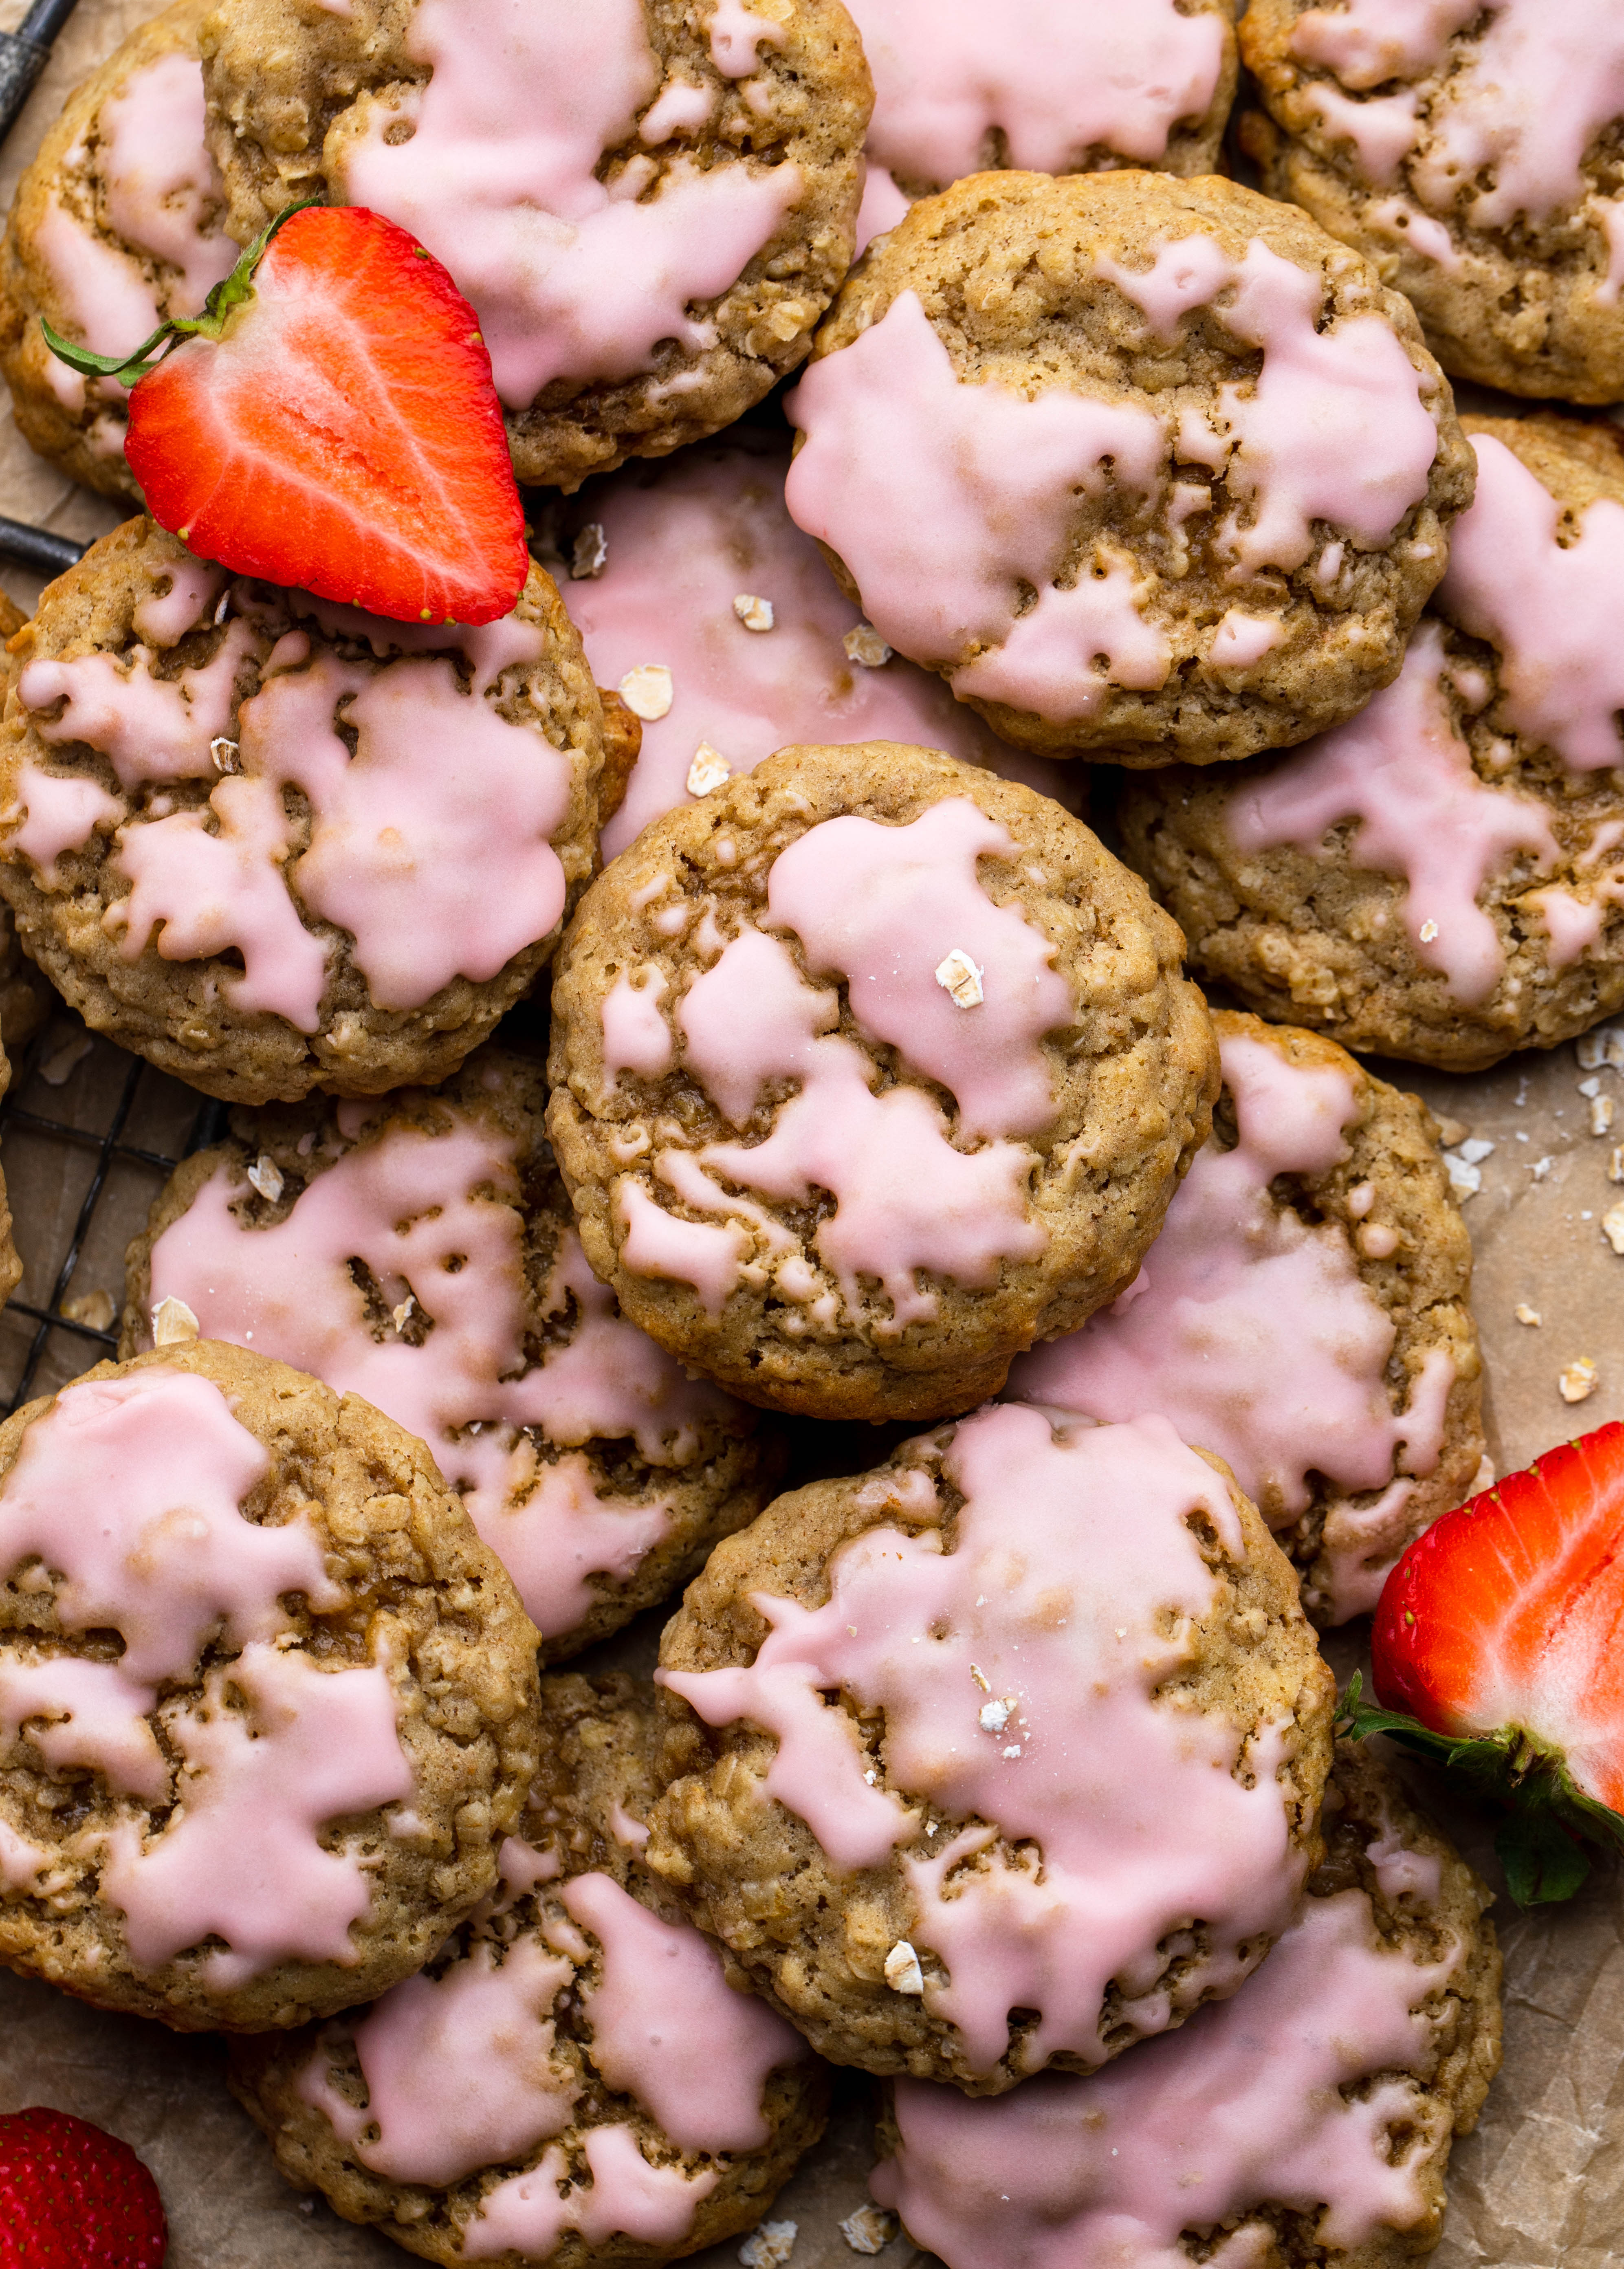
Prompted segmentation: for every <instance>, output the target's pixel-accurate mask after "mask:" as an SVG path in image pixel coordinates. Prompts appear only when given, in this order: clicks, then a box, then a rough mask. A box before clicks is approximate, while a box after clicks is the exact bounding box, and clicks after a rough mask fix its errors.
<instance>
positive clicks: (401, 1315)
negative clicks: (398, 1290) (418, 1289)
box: [389, 1292, 417, 1332]
mask: <svg viewBox="0 0 1624 2269" xmlns="http://www.w3.org/2000/svg"><path fill="white" fill-rule="evenodd" d="M416 1306H417V1301H416V1299H415V1298H414V1297H413V1296H412V1294H411V1293H410V1292H408V1294H407V1295H406V1297H405V1298H404V1299H403V1300H402V1302H401V1304H400V1306H399V1307H398V1308H391V1309H390V1311H389V1319H390V1321H391V1322H392V1323H393V1324H394V1326H395V1330H396V1331H397V1332H403V1331H404V1330H405V1328H406V1327H407V1325H408V1324H409V1323H410V1320H411V1312H412V1310H413V1309H414V1308H415V1307H416Z"/></svg>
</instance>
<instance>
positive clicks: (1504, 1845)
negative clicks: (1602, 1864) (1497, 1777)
mask: <svg viewBox="0 0 1624 2269" xmlns="http://www.w3.org/2000/svg"><path fill="white" fill-rule="evenodd" d="M1495 1857H1496V1858H1497V1859H1499V1861H1500V1864H1501V1866H1502V1867H1503V1868H1504V1869H1505V1871H1506V1888H1507V1890H1509V1891H1510V1894H1511V1896H1512V1898H1513V1899H1514V1900H1515V1901H1516V1903H1517V1905H1518V1906H1519V1907H1538V1906H1553V1905H1555V1904H1556V1903H1558V1902H1559V1901H1561V1900H1562V1899H1570V1898H1571V1897H1572V1896H1573V1895H1574V1893H1575V1892H1576V1890H1578V1889H1579V1888H1580V1887H1581V1885H1582V1884H1583V1882H1584V1880H1585V1878H1586V1877H1587V1876H1588V1875H1589V1874H1590V1872H1591V1863H1590V1861H1589V1860H1588V1859H1586V1858H1585V1856H1584V1852H1583V1850H1582V1849H1581V1847H1580V1845H1579V1844H1576V1842H1575V1840H1574V1838H1573V1837H1571V1836H1570V1835H1569V1833H1568V1830H1567V1829H1565V1828H1562V1827H1561V1826H1559V1825H1558V1823H1557V1822H1556V1821H1555V1820H1554V1818H1553V1817H1552V1815H1551V1814H1549V1813H1548V1812H1514V1813H1513V1814H1511V1816H1510V1819H1509V1820H1508V1821H1507V1822H1506V1823H1505V1825H1504V1827H1503V1828H1502V1829H1501V1830H1500V1833H1499V1835H1498V1836H1496V1837H1495Z"/></svg>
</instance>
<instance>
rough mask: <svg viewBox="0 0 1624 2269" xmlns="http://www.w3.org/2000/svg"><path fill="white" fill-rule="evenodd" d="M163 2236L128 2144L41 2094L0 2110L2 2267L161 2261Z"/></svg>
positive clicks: (82, 2267) (151, 2268)
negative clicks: (18, 2107) (27, 2104)
mask: <svg viewBox="0 0 1624 2269" xmlns="http://www.w3.org/2000/svg"><path fill="white" fill-rule="evenodd" d="M168 2244H169V2232H168V2228H167V2227H166V2223H165V2221H164V2208H163V2202H162V2200H161V2199H159V2195H158V2184H156V2183H155V2182H154V2181H153V2180H152V2177H151V2175H150V2174H149V2173H148V2172H147V2170H146V2169H145V2168H144V2166H143V2165H142V2163H141V2162H140V2160H139V2159H138V2158H137V2156H136V2154H135V2153H134V2152H133V2151H132V2150H131V2149H130V2147H129V2144H128V2143H122V2142H120V2140H119V2139H118V2137H117V2136H116V2135H105V2134H103V2132H102V2131H101V2129H100V2127H92V2125H91V2124H90V2122H89V2121H88V2120H87V2119H76V2118H75V2117H73V2115H72V2114H71V2112H68V2111H53V2110H49V2109H48V2107H47V2106H46V2105H44V2104H42V2103H41V2104H35V2105H34V2106H33V2109H32V2110H28V2111H12V2112H9V2113H7V2114H6V2116H5V2117H4V2118H0V2269H160V2264H161V2263H162V2261H163V2258H164V2255H165V2253H166V2251H167V2250H168Z"/></svg>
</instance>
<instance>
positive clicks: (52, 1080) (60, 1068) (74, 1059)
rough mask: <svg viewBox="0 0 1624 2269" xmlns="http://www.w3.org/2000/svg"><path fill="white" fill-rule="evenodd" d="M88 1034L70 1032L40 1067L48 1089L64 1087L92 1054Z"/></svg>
mask: <svg viewBox="0 0 1624 2269" xmlns="http://www.w3.org/2000/svg"><path fill="white" fill-rule="evenodd" d="M91 1046H92V1041H91V1037H90V1034H89V1033H88V1032H70V1034H69V1036H68V1038H66V1039H65V1040H63V1042H62V1044H61V1046H59V1047H55V1048H53V1049H52V1050H51V1053H49V1055H48V1056H47V1057H46V1059H45V1061H44V1062H43V1063H42V1064H41V1066H40V1076H41V1079H42V1080H43V1081H44V1082H45V1084H46V1085H47V1087H63V1086H65V1085H66V1084H67V1082H68V1081H69V1080H70V1078H71V1077H72V1075H73V1074H74V1073H75V1072H76V1071H77V1070H78V1067H79V1066H80V1065H81V1064H82V1063H83V1062H84V1061H85V1057H86V1056H87V1055H88V1054H89V1053H90V1052H91Z"/></svg>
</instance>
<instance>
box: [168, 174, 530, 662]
mask: <svg viewBox="0 0 1624 2269" xmlns="http://www.w3.org/2000/svg"><path fill="white" fill-rule="evenodd" d="M125 455H126V456H127V457H128V459H129V464H130V467H131V469H132V470H133V471H134V473H135V475H136V477H137V480H138V481H139V482H140V484H141V486H142V489H143V491H144V494H145V497H146V500H147V506H148V509H149V510H150V511H151V514H152V516H153V518H154V519H155V520H158V521H160V522H161V523H162V525H163V526H164V527H166V528H172V529H173V530H174V531H175V532H176V533H177V534H178V535H179V536H181V540H182V542H183V543H186V544H187V545H188V548H189V549H190V550H191V551H194V552H196V554H197V555H198V557H199V558H204V559H218V560H219V561H220V562H221V563H222V564H223V565H225V566H227V567H230V568H232V569H233V570H234V571H235V572H236V573H240V574H246V575H255V576H260V577H262V578H264V579H265V580H267V581H269V582H273V583H283V584H297V585H300V586H302V587H303V588H305V589H306V590H310V591H314V592H315V593H316V594H317V595H318V596H320V597H321V598H327V599H339V600H343V601H347V602H351V603H353V604H354V605H356V606H358V607H363V608H365V609H366V610H368V611H369V612H370V613H373V614H381V615H387V616H389V617H392V618H394V619H395V620H396V621H403V622H415V621H423V620H428V621H433V622H444V621H447V620H448V619H450V620H455V621H457V622H462V623H485V622H492V621H494V620H495V619H496V618H497V617H498V616H500V615H504V614H506V612H507V611H508V610H509V609H510V608H511V607H512V605H513V602H514V600H515V599H516V598H517V596H518V595H519V591H520V588H521V586H522V585H523V582H524V580H525V575H526V573H527V572H528V558H527V555H526V551H525V536H524V512H523V506H522V505H521V504H520V498H519V491H518V490H517V488H516V487H515V485H514V483H513V469H512V466H511V463H510V462H509V459H508V455H507V444H506V435H505V433H504V431H503V426H502V414H501V408H500V405H499V403H498V401H497V398H496V392H495V389H494V388H493V386H492V384H491V358H490V356H489V354H488V353H487V352H486V350H485V348H484V344H483V343H482V342H481V340H480V337H479V329H478V319H477V317H476V315H475V314H474V311H473V309H472V308H471V307H469V304H468V302H467V300H466V299H463V298H462V296H461V293H460V292H458V291H457V289H456V287H455V285H454V284H453V283H452V281H451V278H450V277H449V276H447V273H446V271H445V270H444V269H443V268H442V267H440V265H439V262H437V261H434V260H432V259H431V258H429V256H428V255H426V254H425V253H424V252H423V250H422V249H421V248H420V247H419V246H418V245H417V242H416V240H414V239H413V238H412V237H411V236H410V235H409V234H408V233H407V232H406V231H405V230H404V229H402V228H397V227H396V226H395V225H394V223H393V222H391V221H387V220H384V219H382V218H380V217H379V216H378V215H377V214H375V213H371V212H366V211H363V210H361V209H359V208H355V207H346V208H343V209H339V210H332V209H328V208H323V207H319V206H313V207H311V208H309V209H308V210H306V211H303V212H298V213H295V214H294V215H293V217H292V219H290V220H289V221H287V222H286V223H285V224H284V226H283V227H282V228H281V229H280V230H279V231H278V233H277V235H276V236H274V237H273V238H272V240H271V241H270V244H269V247H268V248H267V249H266V252H265V254H264V256H263V258H262V261H261V262H260V265H259V267H258V269H257V270H256V271H255V278H254V296H253V298H252V299H250V300H249V301H248V302H247V305H246V306H244V307H241V308H239V309H237V310H236V311H234V312H233V314H231V315H230V316H228V317H227V319H226V322H225V330H224V332H223V335H222V336H221V337H220V338H218V340H216V339H210V338H206V337H199V338H191V339H188V340H186V341H185V342H183V344H181V345H180V346H179V347H177V348H176V349H175V350H174V351H173V353H172V354H170V355H169V356H168V357H167V358H166V360H164V361H163V362H162V363H160V364H159V366H158V368H157V369H156V370H154V371H152V372H151V373H150V374H149V375H148V376H147V377H145V378H144V379H142V380H141V381H139V383H138V384H137V386H136V388H135V389H134V391H133V393H132V394H131V395H130V400H129V436H128V439H127V441H126V444H125Z"/></svg>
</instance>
